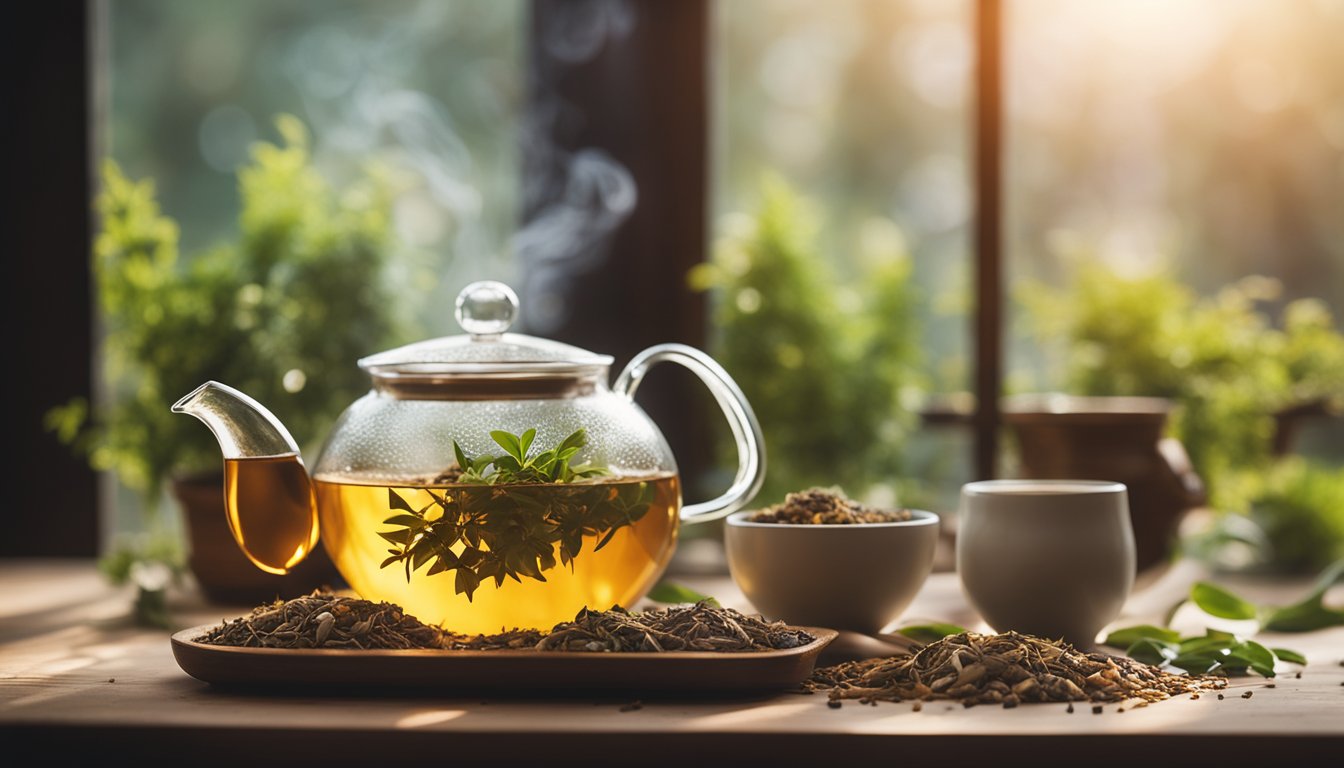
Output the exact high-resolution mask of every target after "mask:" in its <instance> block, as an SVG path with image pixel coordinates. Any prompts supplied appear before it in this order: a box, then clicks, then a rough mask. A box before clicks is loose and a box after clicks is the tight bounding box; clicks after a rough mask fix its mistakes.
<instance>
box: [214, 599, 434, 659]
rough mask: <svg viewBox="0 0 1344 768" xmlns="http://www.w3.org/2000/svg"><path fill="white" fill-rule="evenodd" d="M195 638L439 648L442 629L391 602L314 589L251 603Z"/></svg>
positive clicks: (276, 644)
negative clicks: (289, 597)
mask: <svg viewBox="0 0 1344 768" xmlns="http://www.w3.org/2000/svg"><path fill="white" fill-rule="evenodd" d="M196 642H198V643H207V644H210V645H234V646H243V647H245V648H355V649H361V650H369V649H372V648H380V649H407V648H441V647H442V644H443V632H442V631H440V630H439V629H438V628H436V627H431V626H429V625H427V624H423V623H421V622H420V621H419V620H418V619H416V618H415V617H414V616H408V615H406V613H405V612H404V611H402V610H401V608H400V607H398V606H395V605H393V604H391V603H375V602H372V601H369V600H360V599H358V598H353V597H341V596H338V595H334V594H331V593H329V592H314V593H312V594H311V595H307V596H304V597H297V598H294V599H293V600H285V601H280V600H277V601H275V602H274V603H271V604H270V605H263V606H261V607H259V608H254V609H253V610H252V613H250V614H248V615H247V616H244V617H243V618H241V619H234V620H233V621H226V622H224V624H222V625H221V626H218V627H215V628H214V629H212V630H210V631H209V632H206V633H205V634H204V635H202V636H201V637H198V638H196Z"/></svg>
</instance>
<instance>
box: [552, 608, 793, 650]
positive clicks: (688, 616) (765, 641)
mask: <svg viewBox="0 0 1344 768" xmlns="http://www.w3.org/2000/svg"><path fill="white" fill-rule="evenodd" d="M814 640H816V638H814V637H813V636H812V635H809V634H808V633H807V632H805V631H803V630H801V629H798V628H797V627H790V626H789V625H787V624H784V623H783V622H779V621H774V622H771V621H765V620H764V619H761V618H760V617H757V616H747V615H745V614H742V613H739V612H737V611H735V610H733V609H731V608H720V607H719V606H717V605H711V604H709V603H706V602H699V603H696V604H695V605H685V606H675V607H670V608H661V609H659V610H654V611H644V612H642V613H630V612H628V611H626V610H625V609H623V608H619V607H613V608H612V609H611V610H608V611H590V610H587V609H584V610H582V611H579V615H577V616H575V617H574V620H573V621H567V622H563V623H560V624H556V625H555V628H554V629H552V630H551V632H550V634H548V635H546V636H545V637H543V638H542V639H541V641H540V642H538V643H537V646H536V647H537V649H538V650H543V651H618V652H619V651H653V652H660V651H718V652H739V651H773V650H781V649H785V648H798V647H800V646H804V645H807V644H808V643H811V642H813V641H814Z"/></svg>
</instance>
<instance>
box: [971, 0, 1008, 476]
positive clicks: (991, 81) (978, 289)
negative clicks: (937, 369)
mask: <svg viewBox="0 0 1344 768" xmlns="http://www.w3.org/2000/svg"><path fill="white" fill-rule="evenodd" d="M975 8H976V15H975V51H976V61H975V96H976V98H975V402H976V409H975V475H976V477H977V478H979V479H989V478H992V477H994V474H995V463H996V459H997V455H998V432H999V423H1000V415H999V395H1000V393H1001V391H1002V382H1003V331H1004V328H1003V322H1004V314H1003V237H1002V212H1003V205H1002V187H1003V175H1002V174H1003V19H1002V12H1003V7H1002V4H1001V2H1000V0H978V2H977V3H976V6H975Z"/></svg>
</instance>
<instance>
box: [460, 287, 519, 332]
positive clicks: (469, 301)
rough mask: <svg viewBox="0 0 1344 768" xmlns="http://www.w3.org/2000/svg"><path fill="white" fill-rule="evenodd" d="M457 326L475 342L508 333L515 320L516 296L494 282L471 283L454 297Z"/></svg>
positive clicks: (508, 289)
mask: <svg viewBox="0 0 1344 768" xmlns="http://www.w3.org/2000/svg"><path fill="white" fill-rule="evenodd" d="M456 314H457V324H458V325H460V326H462V330H464V331H466V332H467V333H469V334H471V335H472V336H473V337H476V338H478V339H479V338H491V337H495V336H498V335H500V334H502V333H504V332H505V331H507V330H509V326H511V325H513V321H514V320H515V319H517V317H518V294H516V293H514V292H513V289H512V288H510V287H509V286H507V285H505V284H503V283H499V282H496V281H494V280H481V281H480V282H476V283H472V284H471V285H468V286H467V287H466V288H463V289H462V292H461V293H459V294H457V312H456Z"/></svg>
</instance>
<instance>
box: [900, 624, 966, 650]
mask: <svg viewBox="0 0 1344 768" xmlns="http://www.w3.org/2000/svg"><path fill="white" fill-rule="evenodd" d="M965 631H966V628H965V627H959V626H957V625H956V624H947V623H942V622H934V623H932V624H912V625H911V626H908V627H901V628H900V629H898V630H896V634H898V635H904V636H905V637H908V638H910V639H911V640H914V641H916V642H920V643H924V644H925V645H928V644H929V643H932V642H935V641H938V640H942V639H943V638H944V637H947V636H948V635H960V634H962V633H963V632H965Z"/></svg>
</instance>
